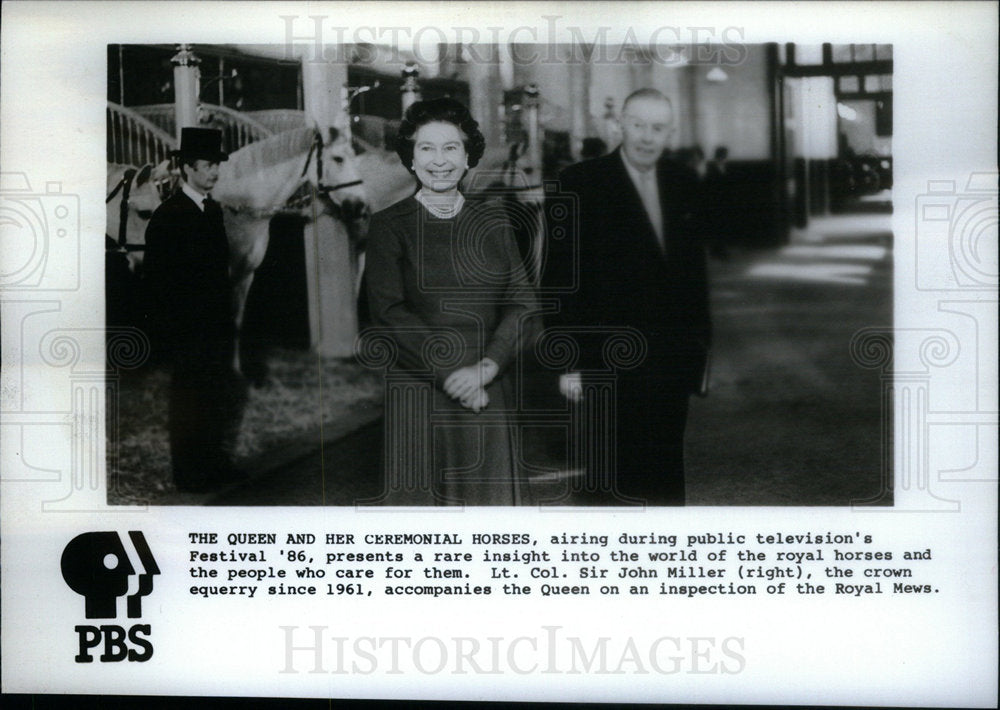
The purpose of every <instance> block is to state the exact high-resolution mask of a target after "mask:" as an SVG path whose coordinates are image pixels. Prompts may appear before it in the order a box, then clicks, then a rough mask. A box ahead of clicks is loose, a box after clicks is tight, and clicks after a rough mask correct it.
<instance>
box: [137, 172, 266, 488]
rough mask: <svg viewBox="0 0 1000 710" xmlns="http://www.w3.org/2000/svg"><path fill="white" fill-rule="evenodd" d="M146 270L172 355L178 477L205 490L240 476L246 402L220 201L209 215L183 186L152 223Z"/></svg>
mask: <svg viewBox="0 0 1000 710" xmlns="http://www.w3.org/2000/svg"><path fill="white" fill-rule="evenodd" d="M143 271H144V275H145V278H146V280H147V282H148V287H149V291H150V294H151V296H152V302H153V304H154V309H153V314H152V317H153V318H154V320H155V322H156V323H158V327H157V328H156V329H157V330H158V331H159V336H160V337H159V340H160V342H161V343H162V344H164V345H165V346H166V348H167V350H168V352H169V355H170V356H171V361H172V364H173V372H172V376H171V379H170V402H169V414H168V422H167V428H168V432H169V436H170V453H171V459H172V464H173V471H174V482H175V483H176V484H177V486H178V487H179V488H180V489H181V490H190V491H204V490H211V489H213V488H216V487H218V486H219V485H221V484H223V483H225V482H227V481H230V480H234V473H233V470H232V447H233V443H234V441H235V437H236V432H237V427H238V426H239V421H240V417H241V414H242V407H243V404H244V402H245V396H246V392H245V386H244V384H243V382H242V380H241V379H240V378H239V377H237V376H236V375H235V373H234V372H233V368H232V366H233V361H234V350H235V320H234V312H233V307H232V286H231V282H230V278H229V244H228V241H227V239H226V229H225V226H224V224H223V219H222V210H221V208H220V207H219V205H218V203H214V202H210V203H209V205H208V206H207V207H206V208H205V211H204V212H202V211H201V210H200V209H199V208H198V206H197V205H195V204H194V202H192V200H191V198H189V197H188V196H187V195H185V194H184V193H183V192H181V191H178V192H177V193H176V194H174V195H173V196H172V197H170V198H168V199H167V200H166V201H165V202H164V203H163V204H162V205H160V206H159V207H158V208H157V210H156V211H155V212H154V213H153V216H152V218H151V219H150V221H149V226H148V227H147V228H146V256H145V259H144V260H143Z"/></svg>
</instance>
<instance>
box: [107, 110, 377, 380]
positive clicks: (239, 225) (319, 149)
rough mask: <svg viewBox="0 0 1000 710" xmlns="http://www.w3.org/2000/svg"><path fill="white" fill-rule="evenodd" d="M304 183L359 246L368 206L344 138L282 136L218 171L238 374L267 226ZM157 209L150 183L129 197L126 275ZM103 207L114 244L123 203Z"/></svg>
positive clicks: (308, 131) (309, 133) (240, 153)
mask: <svg viewBox="0 0 1000 710" xmlns="http://www.w3.org/2000/svg"><path fill="white" fill-rule="evenodd" d="M164 169H165V168H164V166H163V164H161V166H157V167H156V168H153V167H151V166H143V167H142V168H141V169H140V170H139V171H138V173H137V175H138V174H142V175H147V176H152V175H157V174H160V173H162V172H164ZM118 172H119V170H118V166H113V167H109V178H108V182H109V185H111V184H115V183H114V182H113V177H112V173H114V174H118ZM174 177H175V179H176V177H177V176H176V173H175V175H174ZM119 179H120V178H119ZM304 182H308V183H309V184H310V186H311V187H312V188H313V189H314V190H315V192H316V193H317V194H318V195H319V197H320V200H321V201H322V204H323V207H324V209H326V210H327V211H329V212H331V213H333V214H334V215H336V216H338V217H339V218H340V220H339V221H340V222H342V223H343V224H344V227H345V229H347V230H348V234H349V236H350V237H351V239H352V240H356V239H361V238H363V236H364V232H365V229H366V226H367V217H368V215H369V213H370V206H369V202H368V196H367V193H366V191H365V187H364V180H363V178H362V177H361V175H360V173H359V172H358V170H357V165H356V156H355V155H354V150H353V148H352V146H351V142H350V140H349V136H348V134H347V133H346V132H344V131H341V130H339V129H338V128H335V127H330V128H328V129H327V131H326V133H325V134H324V133H322V132H321V131H319V130H318V129H316V128H312V127H304V128H298V129H293V130H290V131H285V132H283V133H279V134H276V135H274V136H271V137H269V138H267V139H265V140H262V141H257V142H255V143H251V144H249V145H247V146H245V147H243V148H241V149H239V150H237V151H234V152H233V153H232V154H231V155H230V156H229V160H227V161H224V162H222V163H221V164H220V166H219V180H218V182H217V183H216V185H215V187H214V188H213V189H212V196H213V198H214V199H215V200H217V201H218V202H219V203H220V204H221V205H222V206H223V215H224V217H225V223H226V235H227V237H228V240H229V258H230V263H229V272H230V278H231V280H232V283H233V314H234V320H235V323H236V332H237V336H236V337H237V342H236V348H235V352H236V357H235V360H234V362H233V367H234V368H235V369H236V370H239V369H240V348H239V344H240V343H239V338H240V336H239V333H240V330H241V328H242V325H243V317H244V314H245V311H246V302H247V295H248V294H249V292H250V285H251V284H252V283H253V277H254V272H255V271H256V270H257V268H258V267H259V266H260V264H261V262H262V261H263V260H264V255H265V254H266V253H267V245H268V241H269V239H270V221H271V218H272V217H273V216H274V215H275V214H277V212H279V211H280V210H281V209H282V207H283V206H284V205H285V203H287V202H288V200H289V198H291V197H292V195H294V194H295V192H296V191H297V190H298V189H299V187H300V186H301V185H302V184H303V183H304ZM113 191H114V189H113V188H111V192H113ZM120 192H121V191H120ZM159 201H160V194H159V193H158V192H157V190H156V183H155V181H153V180H150V179H149V178H148V177H147V178H146V179H145V180H143V181H142V185H141V186H140V189H139V190H138V191H137V190H135V189H134V188H133V190H132V194H130V195H129V201H128V204H127V209H126V213H127V218H126V220H125V224H126V232H125V234H124V235H123V236H122V237H121V239H123V240H124V242H123V243H125V244H126V246H125V248H126V249H128V253H129V254H130V255H132V254H133V253H134V254H135V256H134V257H132V256H130V259H129V261H130V268H133V269H138V268H140V267H141V264H142V259H141V248H142V246H143V245H144V243H145V233H146V225H147V224H148V222H149V217H150V216H151V215H152V212H153V209H155V207H156V206H157V205H159ZM153 203H155V204H153ZM107 204H108V230H107V232H108V235H109V237H110V238H111V239H112V240H113V241H114V242H115V243H116V244H117V243H118V242H119V241H120V237H119V236H118V235H120V234H121V233H120V225H121V222H122V220H121V214H122V210H121V196H120V195H113V194H109V199H108V203H107Z"/></svg>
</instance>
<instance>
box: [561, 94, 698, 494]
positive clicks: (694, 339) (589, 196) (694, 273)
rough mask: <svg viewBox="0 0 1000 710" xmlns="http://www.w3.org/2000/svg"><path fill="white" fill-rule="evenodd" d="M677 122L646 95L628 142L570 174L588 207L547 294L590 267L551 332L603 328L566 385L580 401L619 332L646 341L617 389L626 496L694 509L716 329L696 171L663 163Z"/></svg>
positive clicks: (582, 208)
mask: <svg viewBox="0 0 1000 710" xmlns="http://www.w3.org/2000/svg"><path fill="white" fill-rule="evenodd" d="M673 118H674V117H673V110H672V107H671V104H670V102H669V100H668V99H667V98H666V97H665V96H663V95H662V94H661V93H660V92H658V91H655V90H652V89H642V90H640V91H637V92H635V93H634V94H632V95H631V96H629V97H628V99H626V101H625V103H624V105H623V108H622V118H621V123H622V135H623V138H622V144H621V145H620V146H619V147H618V148H617V149H616V150H614V151H613V152H612V153H610V154H609V155H606V156H603V157H600V158H597V159H594V160H590V161H587V162H583V163H578V164H577V165H574V166H571V167H569V168H567V169H566V170H565V171H564V172H563V173H562V175H561V178H560V179H561V184H560V191H561V192H562V193H570V194H572V195H574V196H576V198H577V202H578V204H579V215H578V221H577V223H576V225H575V226H574V227H573V228H574V230H575V234H576V235H577V239H576V240H572V239H559V238H558V237H556V232H555V231H553V236H552V237H550V242H549V247H550V258H549V265H548V269H547V273H546V284H547V285H548V286H552V287H563V286H565V285H566V284H569V283H572V273H570V272H571V271H572V264H573V263H574V256H575V257H576V258H577V259H578V260H579V287H578V288H577V289H576V290H574V291H573V292H571V293H567V292H566V290H564V291H563V293H564V294H565V295H564V296H563V297H562V299H561V306H560V312H559V314H558V315H557V316H555V317H554V318H553V319H552V325H553V326H555V327H557V328H559V327H565V328H568V329H570V330H571V331H572V330H573V329H577V331H578V332H579V329H581V328H591V329H592V330H593V329H594V327H595V326H596V327H597V329H598V330H600V331H602V333H601V334H598V335H597V336H596V337H595V338H594V339H593V340H591V339H590V336H587V337H584V336H581V337H580V357H579V363H580V367H579V371H578V372H571V373H567V374H565V375H563V376H562V378H561V380H560V389H561V390H562V391H563V393H564V394H565V395H566V396H567V397H568V398H570V399H571V400H572V401H576V402H580V401H581V400H582V399H583V398H584V396H585V394H584V393H585V387H584V386H585V385H586V383H587V380H588V373H589V372H593V373H596V372H599V371H602V370H604V371H607V370H608V369H609V363H608V362H607V361H606V357H605V352H604V350H603V345H604V340H605V339H606V336H607V335H608V334H611V333H614V332H616V331H617V332H622V331H625V330H626V329H630V330H632V331H633V332H638V334H639V335H640V336H641V338H642V339H643V340H644V343H645V348H646V356H645V358H644V360H643V361H642V362H641V363H640V364H639V365H638V366H637V367H635V368H634V369H623V370H619V371H618V372H617V377H616V380H615V384H616V387H617V397H616V400H615V406H616V411H617V422H616V423H617V437H616V441H615V451H616V453H617V455H616V457H615V466H616V479H615V480H616V488H617V491H618V493H620V494H624V495H625V496H628V497H630V498H633V499H641V500H644V501H645V502H647V503H650V504H655V505H683V504H684V454H683V450H684V439H683V437H684V428H685V424H686V421H687V410H688V397H689V395H690V394H691V393H693V392H697V391H699V389H700V387H701V382H702V378H703V374H704V369H705V367H706V362H707V353H708V345H709V330H710V329H709V311H708V289H707V280H706V274H705V256H704V250H703V247H702V244H701V241H700V237H699V234H700V227H699V225H698V223H697V213H696V210H695V206H696V205H697V191H698V186H697V183H696V181H695V179H694V177H693V176H692V174H691V171H690V169H688V168H684V167H681V166H678V165H677V164H676V163H673V162H668V161H666V160H662V159H661V158H662V154H663V151H664V148H665V147H666V145H667V143H668V141H669V139H670V136H671V135H672V132H673ZM560 226H562V225H558V224H555V223H554V221H553V228H554V230H556V229H558V228H559V227H560ZM573 249H575V250H576V252H577V253H576V254H573V253H572V252H571V250H573ZM581 406H587V405H586V403H584V404H581ZM591 406H594V405H591ZM579 445H589V446H593V445H594V444H593V442H579Z"/></svg>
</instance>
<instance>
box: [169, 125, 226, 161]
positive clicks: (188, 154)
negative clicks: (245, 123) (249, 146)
mask: <svg viewBox="0 0 1000 710" xmlns="http://www.w3.org/2000/svg"><path fill="white" fill-rule="evenodd" d="M174 154H175V155H177V156H179V157H180V158H181V159H182V160H184V159H188V160H209V161H211V162H213V163H219V162H222V161H223V160H228V159H229V154H228V153H226V152H224V151H223V150H222V131H220V130H218V129H215V128H182V129H181V147H180V150H176V151H174Z"/></svg>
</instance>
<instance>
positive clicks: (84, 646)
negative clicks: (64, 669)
mask: <svg viewBox="0 0 1000 710" xmlns="http://www.w3.org/2000/svg"><path fill="white" fill-rule="evenodd" d="M126 544H127V545H129V548H128V550H131V551H132V552H133V553H134V554H133V555H130V554H129V551H128V550H127V549H126ZM61 567H62V575H63V579H64V580H66V584H67V585H69V588H70V589H72V590H73V591H74V592H76V593H77V594H79V595H81V596H83V598H84V613H85V615H86V618H87V619H117V618H118V615H119V612H118V610H119V606H120V604H119V600H120V599H121V598H122V597H124V598H125V603H124V606H125V613H126V617H127V618H129V619H139V618H141V617H142V598H143V597H145V596H147V595H149V594H150V593H151V592H152V591H153V577H154V576H155V575H158V574H159V573H160V568H159V567H158V566H157V565H156V560H155V559H154V558H153V553H152V552H151V551H150V549H149V545H148V544H146V538H145V537H144V536H143V534H142V533H141V532H139V531H136V530H132V531H129V533H128V537H127V538H125V537H123V536H122V535H120V534H119V533H117V532H87V533H82V534H80V535H77V536H76V537H75V538H73V539H72V540H70V541H69V544H67V545H66V548H65V549H64V550H63V554H62V562H61ZM133 579H134V580H135V583H133ZM75 631H76V634H77V641H78V645H79V652H78V653H77V655H76V658H75V660H76V662H77V663H92V662H93V660H94V655H93V653H97V652H98V650H99V652H100V655H99V656H98V660H99V661H100V662H101V663H118V662H120V661H134V662H143V661H148V660H149V659H150V658H152V656H153V644H152V643H151V642H150V640H149V637H150V632H151V628H150V625H149V624H131V625H129V626H128V628H126V627H124V626H121V625H119V624H117V623H108V624H100V625H93V624H81V625H78V626H76V627H75Z"/></svg>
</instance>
